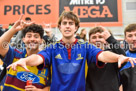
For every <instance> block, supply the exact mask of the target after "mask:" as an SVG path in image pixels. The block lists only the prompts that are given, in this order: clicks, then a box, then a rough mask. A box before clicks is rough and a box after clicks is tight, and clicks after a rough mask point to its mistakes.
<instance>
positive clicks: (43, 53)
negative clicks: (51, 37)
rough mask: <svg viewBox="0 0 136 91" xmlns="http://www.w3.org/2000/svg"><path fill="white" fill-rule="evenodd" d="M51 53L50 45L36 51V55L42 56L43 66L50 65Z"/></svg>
mask: <svg viewBox="0 0 136 91" xmlns="http://www.w3.org/2000/svg"><path fill="white" fill-rule="evenodd" d="M51 53H52V46H51V45H50V46H48V47H46V48H45V49H44V50H42V51H40V52H38V55H39V56H41V57H42V58H43V61H44V66H46V65H51V59H52V58H51Z"/></svg>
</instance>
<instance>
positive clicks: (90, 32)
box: [89, 27, 112, 38]
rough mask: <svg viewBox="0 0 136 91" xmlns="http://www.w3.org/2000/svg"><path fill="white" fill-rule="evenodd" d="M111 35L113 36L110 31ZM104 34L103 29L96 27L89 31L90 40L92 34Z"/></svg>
mask: <svg viewBox="0 0 136 91" xmlns="http://www.w3.org/2000/svg"><path fill="white" fill-rule="evenodd" d="M108 31H109V33H110V34H111V35H112V33H111V31H110V30H109V29H108ZM98 32H99V33H102V32H103V29H102V28H101V27H94V28H92V29H91V30H90V31H89V38H90V36H91V35H92V34H96V33H98Z"/></svg>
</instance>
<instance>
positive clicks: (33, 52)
mask: <svg viewBox="0 0 136 91" xmlns="http://www.w3.org/2000/svg"><path fill="white" fill-rule="evenodd" d="M26 52H27V56H30V55H32V54H37V53H38V52H39V50H38V49H37V50H32V49H26Z"/></svg>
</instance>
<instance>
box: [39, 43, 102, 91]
mask: <svg viewBox="0 0 136 91" xmlns="http://www.w3.org/2000/svg"><path fill="white" fill-rule="evenodd" d="M66 47H67V45H63V43H62V42H60V41H59V42H58V43H56V44H54V45H52V44H51V45H50V46H48V47H46V49H44V50H43V51H41V52H39V53H38V55H40V56H41V57H42V58H43V60H44V65H51V64H52V83H51V89H50V90H51V91H85V61H86V59H87V60H88V64H90V63H92V62H95V63H97V56H98V55H99V53H101V51H102V50H101V49H98V48H96V47H95V46H93V45H91V44H88V43H81V42H79V41H76V42H75V44H73V46H72V47H70V48H66Z"/></svg>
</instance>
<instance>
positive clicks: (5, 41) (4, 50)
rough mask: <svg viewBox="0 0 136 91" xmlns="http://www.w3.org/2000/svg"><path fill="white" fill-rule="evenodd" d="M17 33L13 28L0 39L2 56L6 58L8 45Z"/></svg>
mask: <svg viewBox="0 0 136 91" xmlns="http://www.w3.org/2000/svg"><path fill="white" fill-rule="evenodd" d="M16 32H17V31H15V30H14V28H13V27H12V28H11V29H10V30H8V31H7V32H5V33H4V34H3V35H2V36H1V37H0V54H1V55H2V56H3V57H4V56H5V54H6V53H7V51H8V48H9V47H8V46H9V45H8V43H9V42H10V40H11V38H12V37H13V35H14V34H15V33H16Z"/></svg>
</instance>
